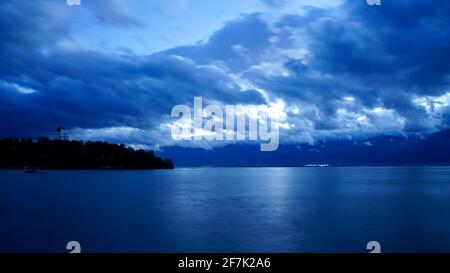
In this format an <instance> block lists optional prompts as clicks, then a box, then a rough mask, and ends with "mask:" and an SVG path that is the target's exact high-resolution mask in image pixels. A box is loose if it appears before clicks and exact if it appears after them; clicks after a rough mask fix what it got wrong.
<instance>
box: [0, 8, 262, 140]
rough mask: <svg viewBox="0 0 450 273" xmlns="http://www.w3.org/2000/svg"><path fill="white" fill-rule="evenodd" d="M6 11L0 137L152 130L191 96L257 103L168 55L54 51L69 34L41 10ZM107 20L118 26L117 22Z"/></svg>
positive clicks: (219, 74) (225, 78) (220, 76)
mask: <svg viewBox="0 0 450 273" xmlns="http://www.w3.org/2000/svg"><path fill="white" fill-rule="evenodd" d="M13 7H17V6H15V4H13V2H12V1H5V2H2V3H1V4H0V13H1V14H2V15H6V16H0V18H1V19H0V30H1V33H2V37H4V38H5V39H2V41H0V48H2V51H1V53H0V54H1V56H2V65H1V66H0V72H1V73H0V88H1V92H0V116H1V123H0V134H1V135H2V136H7V135H15V136H28V135H30V136H37V135H48V134H49V133H51V132H52V130H53V129H54V128H55V127H57V126H65V127H67V128H74V127H81V128H103V127H114V126H125V125H126V126H131V127H138V128H145V129H152V128H154V127H158V126H159V124H160V123H161V122H163V121H164V120H165V119H169V114H170V110H171V108H172V107H173V106H174V105H176V104H180V103H190V104H192V102H193V97H194V96H205V97H207V99H210V100H217V101H224V102H227V101H228V102H236V101H242V102H244V103H246V102H247V103H252V102H262V101H263V100H262V98H261V96H260V95H259V93H257V92H255V91H252V90H248V91H247V92H240V93H237V92H235V90H236V89H238V87H237V86H236V85H233V83H232V82H233V81H232V80H230V78H229V75H227V73H226V71H223V70H221V69H219V68H217V67H214V66H210V65H204V66H200V65H197V64H196V63H194V62H193V61H191V60H189V59H185V58H181V57H177V56H174V55H171V54H163V53H161V54H155V55H152V56H147V57H142V56H139V57H138V56H135V55H131V54H122V55H116V54H106V53H101V52H98V51H93V50H88V49H82V48H80V49H76V50H72V49H66V48H61V47H58V42H59V39H70V33H68V31H67V30H66V29H65V28H64V27H59V26H57V27H55V26H54V23H53V22H52V18H51V17H48V16H47V15H48V14H47V11H46V10H45V9H44V8H43V6H40V5H33V4H25V3H24V2H21V4H20V8H21V9H18V10H16V9H13ZM110 16H111V14H110ZM11 18H12V19H11ZM8 19H9V20H8ZM110 19H111V20H116V19H118V21H117V23H120V24H122V23H124V21H123V20H122V19H123V18H120V16H119V18H118V17H117V16H115V17H114V19H113V18H112V17H111V18H110ZM108 20H109V19H108ZM109 23H111V22H109ZM43 49H45V50H43ZM27 90H28V91H29V92H28V93H27V92H26V91H27Z"/></svg>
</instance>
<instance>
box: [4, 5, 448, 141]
mask: <svg viewBox="0 0 450 273" xmlns="http://www.w3.org/2000/svg"><path fill="white" fill-rule="evenodd" d="M0 38H1V39H0V60H1V63H0V137H5V136H16V137H24V136H32V137H36V136H45V135H48V136H49V135H52V132H53V131H54V129H55V128H56V127H57V126H64V127H66V128H68V129H69V133H70V136H71V137H72V138H77V139H94V140H97V139H102V140H108V141H114V142H121V143H126V144H130V145H135V146H137V147H155V146H165V145H179V143H177V142H174V141H173V140H172V139H171V137H170V126H171V124H172V123H173V122H174V120H173V118H171V117H170V111H171V109H172V107H173V106H174V105H176V104H189V105H192V103H193V99H194V96H202V97H203V100H204V103H205V104H208V103H217V104H223V105H225V104H240V105H247V104H268V105H269V106H271V107H272V109H274V114H275V115H277V117H278V118H279V119H280V122H281V130H280V133H281V136H280V140H281V142H282V143H303V142H309V143H311V142H314V141H315V140H318V139H323V138H364V137H368V136H375V135H381V134H403V135H408V134H427V133H430V132H435V131H439V130H443V129H447V128H449V127H450V115H449V114H450V1H439V0H383V1H382V5H381V6H378V7H373V6H368V5H367V4H366V1H365V0H341V1H331V0H330V1H326V0H323V1H322V0H298V1H295V0H292V1H287V0H227V1H219V0H148V1H140V0H129V1H125V0H82V5H81V6H68V5H67V4H66V1H65V0H36V1H28V0H2V1H0Z"/></svg>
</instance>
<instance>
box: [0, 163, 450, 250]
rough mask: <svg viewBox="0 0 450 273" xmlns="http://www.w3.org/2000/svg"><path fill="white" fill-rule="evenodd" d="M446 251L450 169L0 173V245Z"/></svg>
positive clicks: (449, 222) (14, 247)
mask: <svg viewBox="0 0 450 273" xmlns="http://www.w3.org/2000/svg"><path fill="white" fill-rule="evenodd" d="M72 240H76V241H79V242H80V243H81V246H82V251H83V252H105V251H106V252H367V250H366V249H365V247H366V244H367V242H368V241H372V240H376V241H379V242H380V243H381V246H382V250H383V251H384V252H405V251H406V252H439V251H450V167H351V168H350V167H349V168H198V169H176V170H157V171H42V172H41V173H38V174H24V173H23V172H21V171H0V252H5V251H8V252H10V251H27V252H30V251H32V252H34V251H36V252H66V250H65V246H66V243H67V242H68V241H72Z"/></svg>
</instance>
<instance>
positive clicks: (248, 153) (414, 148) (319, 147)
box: [158, 130, 450, 167]
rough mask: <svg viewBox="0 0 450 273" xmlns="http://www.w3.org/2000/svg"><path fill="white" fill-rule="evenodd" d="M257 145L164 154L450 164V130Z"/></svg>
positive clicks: (207, 161)
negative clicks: (271, 148)
mask: <svg viewBox="0 0 450 273" xmlns="http://www.w3.org/2000/svg"><path fill="white" fill-rule="evenodd" d="M258 147H259V146H257V145H228V146H225V147H217V148H214V149H213V150H204V149H199V148H181V147H165V148H164V149H163V150H162V151H159V152H158V155H160V156H166V157H170V158H172V160H173V161H174V163H175V164H176V165H177V166H181V167H193V166H305V165H308V164H329V165H331V166H349V165H352V166H358V165H450V130H445V131H441V132H438V133H434V134H432V135H429V136H428V137H426V138H421V137H419V136H410V137H408V138H405V137H401V136H388V135H384V136H379V137H374V138H369V139H365V140H359V141H354V140H327V141H318V142H317V143H315V144H314V145H309V144H297V145H280V147H279V148H278V150H277V151H275V152H260V151H259V148H258Z"/></svg>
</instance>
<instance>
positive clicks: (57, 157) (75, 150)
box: [0, 138, 174, 169]
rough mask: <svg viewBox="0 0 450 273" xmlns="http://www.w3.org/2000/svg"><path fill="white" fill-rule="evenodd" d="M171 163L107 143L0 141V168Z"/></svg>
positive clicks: (143, 166) (152, 166)
mask: <svg viewBox="0 0 450 273" xmlns="http://www.w3.org/2000/svg"><path fill="white" fill-rule="evenodd" d="M173 167H174V166H173V163H172V161H171V160H170V159H161V158H159V157H156V156H155V154H154V152H153V151H144V150H134V149H132V148H129V147H126V146H125V145H117V144H109V143H106V142H90V141H88V142H82V141H69V140H50V139H48V138H39V139H38V140H37V141H33V140H32V139H31V138H29V139H12V138H7V139H2V140H0V168H40V169H105V168H108V169H172V168H173Z"/></svg>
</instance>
